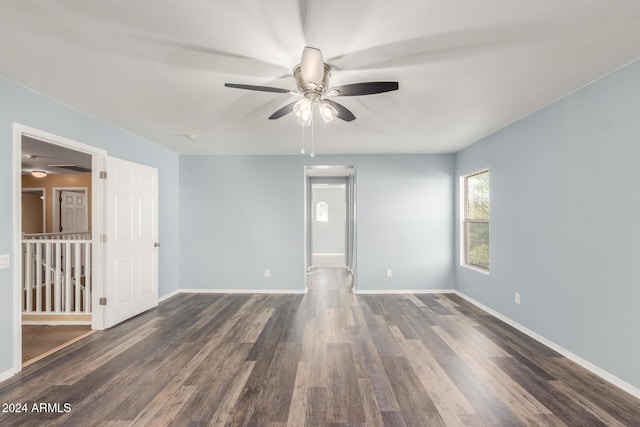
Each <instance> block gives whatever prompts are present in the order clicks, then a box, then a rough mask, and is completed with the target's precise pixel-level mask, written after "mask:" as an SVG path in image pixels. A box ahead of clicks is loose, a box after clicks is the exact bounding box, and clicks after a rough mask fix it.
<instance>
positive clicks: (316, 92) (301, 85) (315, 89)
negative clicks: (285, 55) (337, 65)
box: [293, 64, 331, 101]
mask: <svg viewBox="0 0 640 427" xmlns="http://www.w3.org/2000/svg"><path fill="white" fill-rule="evenodd" d="M293 76H294V77H295V79H296V86H297V87H298V92H300V93H301V94H302V95H303V96H305V97H306V98H310V99H312V100H313V101H317V100H319V99H320V98H321V96H322V94H323V93H324V91H325V90H326V89H327V87H328V86H329V77H331V66H330V65H328V64H324V74H323V76H322V82H320V84H319V85H316V84H315V83H307V82H305V81H304V78H303V77H302V64H298V65H296V66H295V67H294V68H293Z"/></svg>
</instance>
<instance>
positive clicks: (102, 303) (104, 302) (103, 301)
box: [100, 297, 107, 305]
mask: <svg viewBox="0 0 640 427" xmlns="http://www.w3.org/2000/svg"><path fill="white" fill-rule="evenodd" d="M100 305H107V297H100Z"/></svg>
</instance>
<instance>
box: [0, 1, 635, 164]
mask: <svg viewBox="0 0 640 427" xmlns="http://www.w3.org/2000/svg"><path fill="white" fill-rule="evenodd" d="M0 12H1V13H0V75H3V76H5V77H7V78H9V79H11V80H13V81H15V82H18V83H20V84H22V85H24V86H27V87H30V88H32V89H34V90H36V91H38V92H40V93H43V94H45V95H48V96H50V97H52V98H55V99H57V100H60V101H62V102H64V103H66V104H68V105H71V106H73V107H75V108H78V109H80V110H82V111H84V112H87V113H89V114H91V115H94V116H96V117H99V118H101V119H103V120H105V121H107V122H110V123H112V124H114V125H116V126H119V127H121V128H123V129H126V130H128V131H130V132H133V133H135V134H138V135H140V136H142V137H145V138H147V139H149V140H151V141H153V142H156V143H158V144H161V145H164V146H166V147H168V148H169V149H171V150H174V151H176V152H178V153H183V154H295V153H298V152H299V150H300V145H301V138H302V133H301V128H300V126H299V125H297V124H296V122H295V118H294V117H293V115H288V116H285V117H283V118H281V119H279V120H267V117H268V116H269V115H271V113H273V112H274V111H275V110H277V109H278V108H280V107H281V106H283V105H285V104H287V103H288V102H291V101H292V100H293V99H292V97H291V95H282V94H277V93H264V92H250V91H242V90H238V89H231V88H225V87H224V83H225V82H233V83H244V84H253V85H269V86H276V87H282V88H290V89H294V88H295V83H294V80H293V77H292V76H291V70H292V68H293V67H294V66H295V65H296V64H297V63H299V62H300V54H301V52H302V49H303V47H304V46H305V45H310V46H314V47H317V48H319V49H321V50H322V52H323V55H324V58H325V61H326V62H327V63H329V64H330V65H332V66H333V68H334V72H333V76H332V78H331V85H332V86H335V85H342V84H347V83H356V82H361V81H371V80H394V81H398V82H399V85H400V89H399V90H398V91H396V92H389V93H385V94H378V95H370V96H363V97H343V98H339V99H338V98H336V100H338V101H339V102H341V103H343V104H344V105H345V106H346V107H347V108H349V109H350V110H351V111H352V112H353V113H354V114H355V115H356V117H357V119H356V120H355V121H353V122H351V123H345V122H342V121H339V120H335V121H334V122H332V123H330V124H324V123H323V122H322V121H321V120H316V126H315V149H316V150H315V151H316V152H317V153H320V154H322V153H336V154H342V153H344V154H346V153H439V152H444V153H448V152H455V151H458V150H460V149H461V148H464V147H466V146H468V145H470V144H472V143H474V142H476V141H478V140H479V139H481V138H483V137H485V136H487V135H489V134H491V133H493V132H495V131H496V130H498V129H500V128H503V127H505V126H507V125H509V124H510V123H513V122H514V121H516V120H519V119H521V118H522V117H524V116H526V115H528V114H530V113H532V112H534V111H536V110H538V109H540V108H543V107H544V106H546V105H548V104H549V103H551V102H553V101H555V100H557V99H559V98H561V97H563V96H565V95H567V94H568V93H571V92H572V91H575V90H576V89H578V88H580V87H582V86H584V85H585V84H588V83H590V82H592V81H594V80H596V79H597V78H599V77H601V76H603V75H605V74H607V73H609V72H611V71H612V70H615V69H616V68H619V67H620V66H622V65H624V64H627V63H629V62H631V61H633V60H635V59H636V58H638V57H640V2H638V1H631V0H561V1H558V0H485V1H469V0H447V1H444V0H437V1H436V0H403V1H388V0H384V1H383V0H349V1H336V0H324V1H310V0H281V1H279V0H273V1H264V0H263V1H260V0H253V1H249V0H236V1H211V0H209V1H205V0H189V1H176V0H135V1H131V0H110V1H104V0H46V1H45V0H20V1H2V4H1V6H0ZM190 133H193V134H198V135H199V138H198V139H196V140H189V139H188V138H187V137H186V135H187V134H190ZM306 140H307V146H308V144H309V140H310V135H309V134H308V133H307V135H306ZM82 142H84V143H87V144H90V143H91V141H82ZM307 150H308V148H307Z"/></svg>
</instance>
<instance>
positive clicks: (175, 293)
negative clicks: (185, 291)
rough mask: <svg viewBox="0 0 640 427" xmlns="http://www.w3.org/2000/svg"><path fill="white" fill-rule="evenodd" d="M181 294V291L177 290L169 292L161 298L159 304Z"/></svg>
mask: <svg viewBox="0 0 640 427" xmlns="http://www.w3.org/2000/svg"><path fill="white" fill-rule="evenodd" d="M179 293H180V289H176V290H175V291H173V292H169V293H168V294H166V295H163V296H161V297H160V298H158V303H161V302H162V301H166V300H168V299H169V298H171V297H173V296H175V295H178V294H179Z"/></svg>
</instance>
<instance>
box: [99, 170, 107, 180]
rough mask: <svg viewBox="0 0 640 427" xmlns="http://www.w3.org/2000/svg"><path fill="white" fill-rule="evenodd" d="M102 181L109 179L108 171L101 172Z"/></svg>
mask: <svg viewBox="0 0 640 427" xmlns="http://www.w3.org/2000/svg"><path fill="white" fill-rule="evenodd" d="M100 179H107V171H100Z"/></svg>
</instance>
